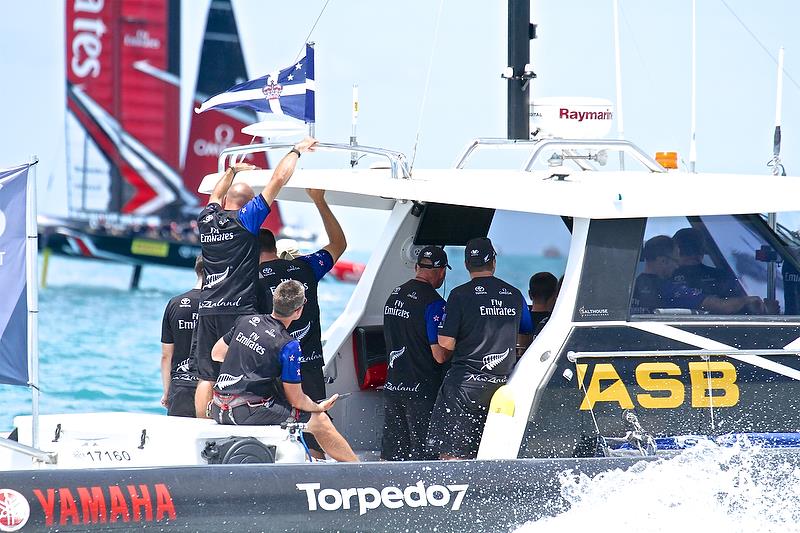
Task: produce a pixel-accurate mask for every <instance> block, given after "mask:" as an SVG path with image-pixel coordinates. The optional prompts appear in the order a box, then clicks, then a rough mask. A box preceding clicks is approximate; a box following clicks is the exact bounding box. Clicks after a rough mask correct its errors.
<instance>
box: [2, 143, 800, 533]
mask: <svg viewBox="0 0 800 533" xmlns="http://www.w3.org/2000/svg"><path fill="white" fill-rule="evenodd" d="M290 146H291V145H290V144H286V143H263V144H253V145H249V146H242V147H231V148H228V149H226V150H225V151H223V153H222V154H221V155H220V159H219V170H220V171H222V170H223V169H224V168H225V167H226V166H227V165H228V164H229V162H230V161H231V160H232V159H233V158H236V157H241V155H242V154H243V153H258V152H263V151H268V150H283V151H285V150H288V149H289V147H290ZM318 150H320V151H331V152H339V153H342V154H346V155H349V154H350V153H351V151H353V150H358V151H359V152H360V153H363V154H368V155H370V156H373V157H377V158H380V159H382V160H384V161H385V163H386V164H384V165H381V166H376V167H375V168H351V167H345V168H343V169H334V170H331V169H325V170H322V169H307V168H298V169H297V171H296V172H295V174H294V176H293V177H292V179H291V181H290V182H289V184H288V185H287V186H286V187H285V188H284V189H283V190H282V191H281V193H280V195H279V197H278V198H279V199H280V200H285V201H307V196H306V195H305V192H304V190H305V189H306V188H317V189H325V190H327V191H328V193H327V196H326V198H327V199H328V201H329V203H331V204H332V205H339V206H352V207H360V208H365V209H373V210H381V211H384V212H387V213H388V217H387V218H386V224H385V226H384V228H383V230H382V234H381V237H380V239H379V240H378V242H377V243H376V244H375V246H374V247H373V251H372V255H371V257H370V259H369V262H368V263H367V265H366V268H365V269H364V271H363V274H362V275H361V278H360V280H359V282H358V284H357V286H356V287H355V290H354V292H353V295H352V297H351V299H350V301H349V302H348V304H347V307H346V308H345V310H344V312H343V313H342V314H341V315H340V316H339V317H338V319H337V320H336V321H335V322H334V323H333V325H332V326H331V327H330V328H329V329H328V330H327V331H326V332H325V334H324V359H325V375H326V377H327V380H328V382H329V384H328V393H329V394H333V393H340V394H342V393H350V396H349V397H348V398H347V399H344V400H342V401H340V402H338V403H337V404H336V406H335V407H334V409H333V412H332V415H333V418H334V420H335V423H336V426H337V428H338V429H339V430H340V431H341V432H342V434H343V435H344V436H345V437H346V438H347V439H348V440H349V442H350V443H351V444H352V445H353V448H354V449H355V450H356V451H357V453H358V455H359V456H360V457H361V458H362V459H364V461H363V462H361V463H360V464H337V463H331V462H325V461H322V462H313V463H311V462H307V461H306V459H305V455H304V453H303V451H302V448H298V446H299V445H298V444H297V442H296V441H297V439H296V438H295V437H296V436H295V435H293V431H294V430H295V429H296V428H289V427H287V428H280V427H253V426H237V427H232V426H217V425H215V424H214V423H213V422H211V421H209V420H177V419H172V418H167V417H163V416H157V415H146V414H133V413H127V414H117V415H115V414H86V415H79V414H73V415H46V416H42V417H41V418H40V422H39V426H38V434H39V435H40V446H39V448H40V449H39V450H32V449H31V448H30V444H31V437H30V435H32V433H33V432H32V429H33V428H32V427H31V425H32V423H31V418H30V417H17V418H16V419H15V426H16V430H15V434H14V435H13V437H14V438H15V439H16V442H15V443H14V445H13V446H12V448H13V449H3V448H0V468H1V469H2V470H4V472H3V475H2V483H0V496H3V497H4V498H5V502H6V503H5V505H6V507H8V506H9V505H11V504H10V503H8V502H15V503H14V505H16V506H17V507H15V509H23V510H24V509H27V511H25V512H26V513H27V515H26V516H27V518H26V520H27V523H28V524H29V526H30V527H32V528H34V529H58V530H59V531H66V530H90V529H104V528H106V529H109V528H120V529H125V528H128V527H132V525H134V524H138V525H144V524H150V525H155V526H157V527H159V528H161V529H164V530H173V529H175V530H177V529H186V528H189V529H208V528H212V527H213V528H215V529H217V530H231V531H233V530H244V529H247V530H265V529H269V530H278V529H285V530H309V529H323V530H348V531H350V530H352V531H356V530H361V531H364V530H370V529H372V528H373V527H374V524H376V523H380V524H384V526H386V527H389V526H388V525H391V524H396V525H397V527H404V528H409V527H410V528H412V529H413V528H424V529H431V530H432V529H434V528H439V529H444V530H464V531H466V530H475V531H478V530H485V529H487V528H491V529H504V528H510V527H512V526H514V525H516V524H520V523H523V522H526V521H528V520H533V519H536V518H539V517H541V516H545V515H554V514H557V513H559V512H561V511H563V510H564V509H565V508H566V503H565V501H564V499H563V497H562V495H561V493H560V485H559V482H558V479H557V478H558V473H560V472H564V471H567V470H572V471H574V472H579V473H583V474H586V475H588V476H592V475H595V474H597V473H599V472H603V471H606V470H609V469H615V468H629V467H631V466H632V465H634V464H636V463H638V462H639V461H642V460H659V457H669V456H671V455H673V454H675V453H679V452H680V450H681V449H685V448H687V447H690V446H692V445H693V444H695V443H697V442H698V441H699V440H701V439H709V440H714V441H715V442H718V443H721V444H722V445H724V444H725V443H726V442H727V443H730V442H732V441H735V440H737V439H750V440H752V441H754V442H758V443H759V444H760V445H761V446H762V447H763V448H764V452H763V454H764V464H765V465H767V466H766V467H768V468H769V467H770V465H772V466H775V467H777V465H787V464H788V465H800V454H798V453H797V443H798V441H797V435H798V431H800V410H798V409H797V405H796V403H797V401H798V400H797V399H796V398H797V397H798V395H797V394H794V391H795V390H797V389H798V383H800V363H798V361H799V359H798V353H799V352H798V350H800V274H799V273H800V262H798V253H797V249H798V247H797V243H796V242H795V241H794V239H796V237H795V236H793V234H791V233H790V232H787V231H782V230H781V228H780V227H779V226H777V225H775V224H773V223H771V222H770V217H768V216H767V214H769V213H777V214H779V215H780V214H781V213H787V212H792V211H795V210H796V209H797V202H796V198H798V197H800V180H798V179H797V178H796V177H787V176H762V175H758V176H756V175H734V174H707V173H686V172H680V171H667V170H666V169H665V168H663V167H662V166H661V165H660V164H659V163H657V162H656V161H655V160H654V159H653V158H651V157H650V156H649V155H648V154H646V153H645V152H643V151H642V150H641V149H639V148H638V147H637V146H636V145H635V144H633V143H631V142H628V141H621V140H608V139H572V140H570V139H561V138H541V139H532V140H524V141H515V140H506V139H475V140H473V141H472V142H470V143H469V144H468V145H467V147H466V148H465V149H464V150H463V152H462V153H461V154H460V155H459V156H458V158H457V159H456V163H455V165H454V166H453V168H450V169H436V170H426V169H413V171H412V169H410V168H409V166H408V164H407V162H406V158H405V156H404V155H403V154H402V153H399V152H396V151H392V150H387V149H383V148H374V147H367V146H352V145H350V144H347V143H345V144H332V143H320V144H319V146H318ZM482 151H490V152H495V153H496V154H495V155H499V156H500V157H501V159H503V160H508V162H509V163H508V165H507V167H508V168H496V167H495V168H491V169H485V168H472V167H471V166H470V163H471V162H472V161H473V158H474V157H475V155H476V154H478V153H479V152H482ZM608 152H621V153H623V154H624V155H625V157H626V158H627V161H628V164H627V165H626V170H608V171H606V170H599V169H598V168H599V164H600V163H601V162H602V161H604V160H606V159H607V153H608ZM512 156H516V157H512ZM313 157H314V156H310V157H308V158H304V159H303V163H304V164H308V163H306V162H307V161H310V160H311V158H313ZM512 160H513V162H511V161H512ZM520 160H521V161H522V163H521V164H520V163H519V161H520ZM634 165H635V166H636V168H632V167H633V166H634ZM271 172H272V171H271V170H254V171H244V172H239V173H237V175H236V180H237V181H243V182H246V183H248V184H250V185H251V186H252V187H253V188H254V189H255V190H256V191H257V192H258V191H259V190H261V188H263V186H264V185H265V184H266V183H267V181H268V180H269V178H270V176H271ZM219 175H220V174H219V173H216V174H211V175H208V176H206V177H205V179H204V180H203V181H202V183H201V185H200V192H204V193H208V192H210V191H211V190H212V188H213V186H214V184H215V183H216V181H217V180H218V179H219ZM743 191H746V194H743ZM497 211H508V212H515V213H518V214H527V215H530V216H531V217H532V218H531V220H530V223H531V226H530V227H528V226H525V224H526V223H523V226H524V227H519V228H518V230H522V232H523V234H524V235H526V236H531V237H530V238H531V239H535V238H536V235H537V233H536V232H537V229H536V227H535V221H536V220H541V217H545V218H547V219H548V220H551V221H556V222H557V223H558V224H561V226H562V228H563V229H564V231H565V232H567V233H568V234H569V253H568V256H567V259H566V269H565V271H564V277H563V283H562V287H561V291H560V293H559V296H558V299H557V301H556V304H555V308H554V310H553V313H552V316H551V317H550V319H549V321H548V322H547V325H546V326H545V327H544V329H543V330H542V331H541V332H540V333H539V334H538V335H537V336H536V338H535V339H534V341H533V343H532V344H531V345H530V346H529V347H528V348H527V350H526V351H525V352H524V354H523V355H522V356H521V357H520V358H519V361H518V363H517V365H516V367H515V369H514V371H513V373H512V374H511V376H510V378H509V379H508V382H507V383H506V384H505V385H504V386H503V387H501V388H500V389H499V390H498V391H497V392H496V393H495V395H494V397H493V399H492V402H491V406H490V412H489V415H488V418H487V421H486V424H485V427H484V430H483V436H482V439H481V443H480V449H479V452H478V457H477V459H476V460H467V461H429V462H426V461H423V462H406V463H390V462H380V461H377V460H375V459H376V458H377V450H379V448H380V439H381V434H382V428H383V391H382V385H383V380H384V379H385V377H386V367H387V356H386V351H385V346H384V341H383V331H382V317H383V307H384V303H385V301H386V298H387V296H388V295H389V294H390V293H391V291H392V289H393V288H394V287H396V286H397V284H398V283H399V282H401V281H404V280H407V279H409V278H411V277H413V267H414V264H415V260H416V254H417V253H418V252H419V250H420V249H421V248H422V247H423V246H425V245H430V244H435V245H443V246H453V247H458V246H463V245H464V244H465V242H466V241H467V240H468V239H470V238H472V237H476V236H485V235H487V234H488V233H489V231H490V230H491V228H492V222H493V220H494V218H495V214H496V213H497ZM685 228H691V229H692V230H693V231H695V232H697V233H698V234H700V235H702V236H703V237H704V241H705V250H704V253H703V254H702V261H703V264H705V265H706V266H707V267H708V268H713V269H716V271H717V272H719V273H721V275H722V274H724V275H725V276H727V279H728V280H729V281H730V284H729V286H730V287H731V289H730V290H731V291H732V295H731V296H730V298H745V299H748V300H747V301H748V302H761V303H762V304H763V305H759V306H753V305H748V306H745V305H743V306H742V307H741V308H739V309H733V310H732V311H731V312H729V313H726V314H722V313H720V312H716V311H712V310H709V309H708V308H706V307H705V306H702V305H696V306H688V305H687V306H681V305H682V304H679V303H678V301H677V300H676V301H672V300H665V301H663V302H662V304H660V305H659V306H651V307H649V308H646V309H644V308H642V306H639V305H637V304H636V302H635V301H634V300H635V296H636V295H635V291H636V284H637V280H638V279H639V278H640V277H641V276H642V275H643V274H646V273H647V268H648V267H647V263H646V261H643V248H644V245H645V243H647V242H648V241H649V240H650V239H651V238H653V237H656V236H661V235H666V236H672V235H674V234H675V233H676V232H677V231H679V230H682V229H685ZM526 238H527V237H526ZM456 250H458V249H457V248H456ZM457 256H458V254H457V253H455V254H453V255H451V257H453V258H454V259H453V260H452V262H453V263H454V264H455V263H456V260H455V258H456V257H457ZM662 259H663V258H662ZM672 259H674V258H672ZM665 260H666V259H665ZM498 261H500V262H502V261H503V257H502V255H501V256H500V257H499V259H498ZM733 294H735V295H733ZM695 295H696V293H695ZM718 298H719V299H724V297H723V296H718ZM765 302H775V303H774V304H772V305H766V304H765ZM729 307H730V306H729ZM26 454H27V455H26ZM523 501H524V502H525V504H524V505H523V504H521V502H523ZM509 502H511V503H512V504H511V505H509ZM18 512H19V513H22V511H18Z"/></svg>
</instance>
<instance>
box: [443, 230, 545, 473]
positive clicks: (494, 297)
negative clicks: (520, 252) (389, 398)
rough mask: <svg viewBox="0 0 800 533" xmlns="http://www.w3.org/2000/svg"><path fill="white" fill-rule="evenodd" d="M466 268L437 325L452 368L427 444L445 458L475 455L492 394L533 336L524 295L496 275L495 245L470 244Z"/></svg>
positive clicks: (477, 240)
mask: <svg viewBox="0 0 800 533" xmlns="http://www.w3.org/2000/svg"><path fill="white" fill-rule="evenodd" d="M464 264H465V266H466V268H467V271H468V272H469V275H470V278H471V279H470V281H468V282H467V283H464V284H463V285H459V286H458V287H456V288H454V289H453V290H452V291H451V292H450V296H449V297H448V299H447V304H446V311H445V315H444V319H443V320H442V324H441V325H440V326H439V339H438V340H439V345H440V346H442V348H444V349H445V350H447V354H448V359H449V360H450V361H451V366H450V369H449V370H448V371H447V374H446V375H445V377H444V380H443V381H442V386H441V388H440V389H439V394H438V396H437V398H436V403H435V405H434V408H433V415H432V416H431V425H430V430H429V432H428V446H429V447H430V449H431V450H432V451H434V452H436V453H438V454H439V458H441V459H471V458H474V457H475V456H476V455H477V453H478V445H479V443H480V438H481V434H482V431H483V426H484V423H485V422H486V415H487V413H488V410H489V402H490V401H491V399H492V395H493V394H494V393H495V391H496V390H497V389H498V388H500V386H501V385H503V384H504V383H505V382H506V381H507V380H508V376H509V374H510V373H511V370H512V369H513V368H514V364H515V362H516V356H515V349H516V347H517V345H518V344H519V345H523V346H527V345H529V344H530V342H531V334H532V333H533V323H532V321H531V314H530V311H529V310H528V306H527V305H526V302H525V298H524V297H523V296H522V293H521V292H520V291H519V290H518V289H516V288H515V287H513V286H512V285H510V284H509V283H506V282H505V281H503V280H501V279H499V278H497V277H495V275H494V273H495V268H496V266H497V261H496V257H495V251H494V247H493V246H492V241H490V240H489V239H487V238H485V237H479V238H475V239H471V240H470V241H469V242H467V246H466V248H465V249H464Z"/></svg>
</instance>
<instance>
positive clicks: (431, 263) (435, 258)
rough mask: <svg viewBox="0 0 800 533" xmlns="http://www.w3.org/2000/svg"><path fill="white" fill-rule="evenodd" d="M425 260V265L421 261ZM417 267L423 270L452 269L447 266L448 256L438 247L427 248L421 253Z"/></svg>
mask: <svg viewBox="0 0 800 533" xmlns="http://www.w3.org/2000/svg"><path fill="white" fill-rule="evenodd" d="M423 260H425V263H424V264H423V263H421V261H423ZM417 265H419V266H421V267H422V268H444V267H447V268H450V265H448V264H447V254H446V253H445V251H444V250H442V249H441V248H439V247H438V246H426V247H425V248H423V249H422V250H420V251H419V255H418V256H417Z"/></svg>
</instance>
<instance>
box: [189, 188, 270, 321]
mask: <svg viewBox="0 0 800 533" xmlns="http://www.w3.org/2000/svg"><path fill="white" fill-rule="evenodd" d="M268 214H269V206H268V205H267V204H266V202H264V197H263V196H261V195H260V194H257V195H256V196H255V197H254V198H253V199H252V200H250V201H249V202H247V204H245V205H244V206H243V207H242V208H241V209H239V210H238V211H226V210H224V209H222V206H220V205H219V204H218V203H212V204H209V205H207V206H206V207H205V209H203V210H202V211H201V212H200V216H198V217H197V223H198V226H199V229H200V245H201V247H202V251H203V264H204V268H205V275H206V283H205V285H203V290H202V293H201V299H200V309H199V314H200V315H201V316H206V315H241V314H247V313H255V312H256V287H255V283H256V272H257V270H258V251H259V250H258V230H259V228H260V227H261V224H262V223H263V222H264V219H265V218H267V215H268Z"/></svg>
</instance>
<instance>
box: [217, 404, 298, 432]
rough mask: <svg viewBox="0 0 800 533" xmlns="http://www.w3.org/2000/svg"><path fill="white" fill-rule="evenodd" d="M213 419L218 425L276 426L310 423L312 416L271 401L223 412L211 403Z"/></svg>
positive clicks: (243, 405) (241, 406) (245, 405)
mask: <svg viewBox="0 0 800 533" xmlns="http://www.w3.org/2000/svg"><path fill="white" fill-rule="evenodd" d="M211 418H213V419H214V420H216V421H217V423H218V424H226V425H235V426H276V425H278V424H281V423H283V422H286V421H287V420H292V421H294V422H308V421H309V420H310V419H311V414H310V413H306V412H304V411H298V410H297V409H294V408H293V407H292V406H290V405H289V404H287V403H284V402H281V401H276V400H274V399H269V400H266V401H263V402H250V403H246V404H242V405H239V406H237V407H234V408H233V409H230V410H227V411H223V410H222V409H221V408H220V407H219V406H218V405H217V404H216V403H214V402H212V403H211Z"/></svg>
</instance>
